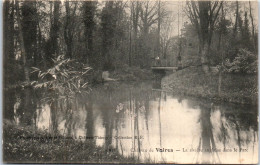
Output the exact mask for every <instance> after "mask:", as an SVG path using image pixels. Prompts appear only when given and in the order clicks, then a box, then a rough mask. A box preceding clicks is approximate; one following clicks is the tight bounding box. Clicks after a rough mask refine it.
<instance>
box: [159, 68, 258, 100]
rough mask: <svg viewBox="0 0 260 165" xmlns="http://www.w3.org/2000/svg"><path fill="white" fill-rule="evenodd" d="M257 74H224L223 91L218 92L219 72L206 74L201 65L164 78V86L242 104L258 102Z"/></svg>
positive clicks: (181, 92) (190, 94)
mask: <svg viewBox="0 0 260 165" xmlns="http://www.w3.org/2000/svg"><path fill="white" fill-rule="evenodd" d="M257 82H258V81H257V75H249V74H244V75H241V74H227V73H225V74H222V83H221V93H220V94H219V93H218V85H219V74H218V73H212V74H210V75H209V76H205V74H204V73H203V71H202V69H201V68H200V67H193V68H186V69H183V70H179V71H177V72H175V73H172V74H170V75H168V76H166V77H164V78H163V80H162V88H164V89H166V90H170V91H173V92H174V93H176V94H182V95H188V96H195V97H200V98H207V99H212V100H216V101H226V102H232V103H241V104H257V102H258V87H257Z"/></svg>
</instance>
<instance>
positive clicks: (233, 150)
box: [36, 82, 258, 164]
mask: <svg viewBox="0 0 260 165" xmlns="http://www.w3.org/2000/svg"><path fill="white" fill-rule="evenodd" d="M75 104H77V106H73V107H72V109H71V110H70V111H67V112H63V111H59V112H57V114H56V118H57V127H58V131H59V133H60V134H62V135H66V136H72V137H73V138H74V139H75V140H82V141H85V140H91V141H92V142H93V143H94V144H95V145H97V146H103V147H106V148H107V149H108V150H107V151H108V152H113V151H115V150H117V151H118V152H119V153H120V154H122V155H124V156H125V157H135V159H137V160H139V161H140V162H156V163H159V162H162V163H164V162H167V163H242V164H244V163H257V161H258V118H257V107H256V106H251V105H238V104H231V103H223V102H218V103H217V102H212V101H210V100H205V99H199V98H193V97H187V96H178V95H176V94H175V93H174V92H166V91H164V90H163V89H160V88H158V85H154V84H153V83H152V82H138V83H122V82H113V83H106V84H102V85H98V86H96V87H94V88H93V89H92V92H91V94H90V97H86V98H85V99H81V100H79V101H78V102H77V101H76V102H75ZM51 124H52V122H51V112H50V107H49V106H48V105H47V104H46V105H41V108H38V110H37V116H36V127H37V128H39V129H43V130H47V131H50V130H51Z"/></svg>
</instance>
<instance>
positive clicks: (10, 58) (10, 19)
mask: <svg viewBox="0 0 260 165" xmlns="http://www.w3.org/2000/svg"><path fill="white" fill-rule="evenodd" d="M13 3H14V2H13V1H12V2H11V1H5V2H4V4H3V5H4V6H3V10H4V12H3V14H4V27H3V28H4V29H3V31H4V40H3V44H4V45H3V48H4V51H3V52H4V55H3V60H4V68H3V70H4V86H3V87H4V97H3V102H4V105H3V106H4V107H3V108H4V111H3V112H4V118H6V119H9V120H13V119H14V103H15V97H14V96H15V92H14V90H13V89H11V88H9V85H11V84H13V83H14V82H15V81H14V80H13V70H14V69H13V68H12V67H13V66H14V64H13V62H14V35H13V34H14V4H13ZM10 8H11V9H12V10H11V13H10V14H9V10H10Z"/></svg>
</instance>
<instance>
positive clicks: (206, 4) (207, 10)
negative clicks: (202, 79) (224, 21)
mask: <svg viewBox="0 0 260 165" xmlns="http://www.w3.org/2000/svg"><path fill="white" fill-rule="evenodd" d="M222 5H223V1H221V2H219V1H198V2H195V1H190V2H187V15H188V17H189V19H190V21H191V23H192V24H193V25H194V26H195V27H196V30H197V33H198V38H199V43H200V47H199V53H200V55H201V64H202V68H203V70H204V72H205V73H206V74H208V73H209V60H208V58H209V53H210V45H211V39H212V35H213V31H214V28H215V23H216V20H217V18H218V15H219V11H220V9H221V6H222Z"/></svg>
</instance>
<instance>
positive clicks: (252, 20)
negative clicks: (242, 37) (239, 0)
mask: <svg viewBox="0 0 260 165" xmlns="http://www.w3.org/2000/svg"><path fill="white" fill-rule="evenodd" d="M248 2H249V12H250V19H251V26H252V39H253V45H254V51H255V52H256V48H257V45H256V42H255V25H254V18H253V15H252V7H251V2H250V1H248Z"/></svg>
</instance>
